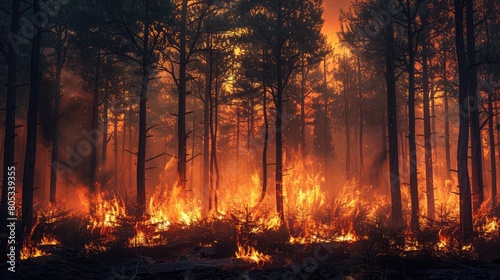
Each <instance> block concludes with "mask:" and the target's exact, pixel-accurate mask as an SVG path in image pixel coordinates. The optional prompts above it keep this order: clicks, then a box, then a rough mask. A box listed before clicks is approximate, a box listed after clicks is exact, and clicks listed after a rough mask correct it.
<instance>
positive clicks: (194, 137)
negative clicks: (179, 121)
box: [165, 98, 196, 191]
mask: <svg viewBox="0 0 500 280" xmlns="http://www.w3.org/2000/svg"><path fill="white" fill-rule="evenodd" d="M192 125H193V135H192V138H191V190H193V191H194V188H195V182H194V157H195V154H194V153H195V144H196V143H195V141H196V98H193V123H192ZM165 142H166V141H165Z"/></svg>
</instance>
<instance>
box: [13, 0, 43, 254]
mask: <svg viewBox="0 0 500 280" xmlns="http://www.w3.org/2000/svg"><path fill="white" fill-rule="evenodd" d="M39 12H40V5H39V2H38V0H33V14H34V16H33V22H36V20H37V15H38V13H39ZM34 32H35V37H34V38H33V46H32V48H31V65H30V98H29V105H28V121H27V125H26V128H27V137H26V138H27V139H26V154H25V158H24V172H23V197H22V233H23V236H22V238H23V239H24V238H26V237H28V236H29V234H30V232H31V228H32V226H33V191H34V188H33V184H34V179H35V163H36V135H37V117H38V101H39V94H40V49H41V43H42V28H41V26H40V25H39V24H35V30H34ZM22 242H23V241H22V240H21V242H20V243H21V246H19V249H21V248H22Z"/></svg>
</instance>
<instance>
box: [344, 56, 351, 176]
mask: <svg viewBox="0 0 500 280" xmlns="http://www.w3.org/2000/svg"><path fill="white" fill-rule="evenodd" d="M343 85H344V121H345V148H346V150H345V179H346V180H347V181H350V180H351V126H350V123H349V96H348V90H349V85H348V74H347V58H346V55H345V54H344V81H343Z"/></svg>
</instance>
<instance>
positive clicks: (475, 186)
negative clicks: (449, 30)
mask: <svg viewBox="0 0 500 280" xmlns="http://www.w3.org/2000/svg"><path fill="white" fill-rule="evenodd" d="M473 9H474V0H466V1H465V19H466V29H467V69H468V74H467V75H468V79H469V83H468V94H469V110H470V133H471V157H472V193H473V203H472V206H473V209H474V211H477V210H478V209H479V207H480V206H481V204H482V203H483V201H484V192H483V186H484V185H483V161H482V149H481V128H480V123H479V122H480V119H479V102H480V100H479V96H478V93H477V75H476V43H475V37H474V34H475V32H474V11H473Z"/></svg>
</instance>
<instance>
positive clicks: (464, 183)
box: [454, 0, 472, 240]
mask: <svg viewBox="0 0 500 280" xmlns="http://www.w3.org/2000/svg"><path fill="white" fill-rule="evenodd" d="M454 6H455V44H456V49H457V60H458V72H459V81H460V82H459V83H460V84H459V93H458V104H459V117H460V129H459V135H458V148H457V162H458V185H459V188H460V228H461V233H462V238H463V239H465V240H469V239H471V238H472V203H471V190H470V182H469V170H468V162H467V161H468V149H469V147H468V145H469V143H468V142H469V104H468V100H467V98H468V94H467V89H468V75H467V61H466V55H465V48H464V34H463V30H464V26H463V24H464V19H463V9H462V1H461V0H454Z"/></svg>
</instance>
